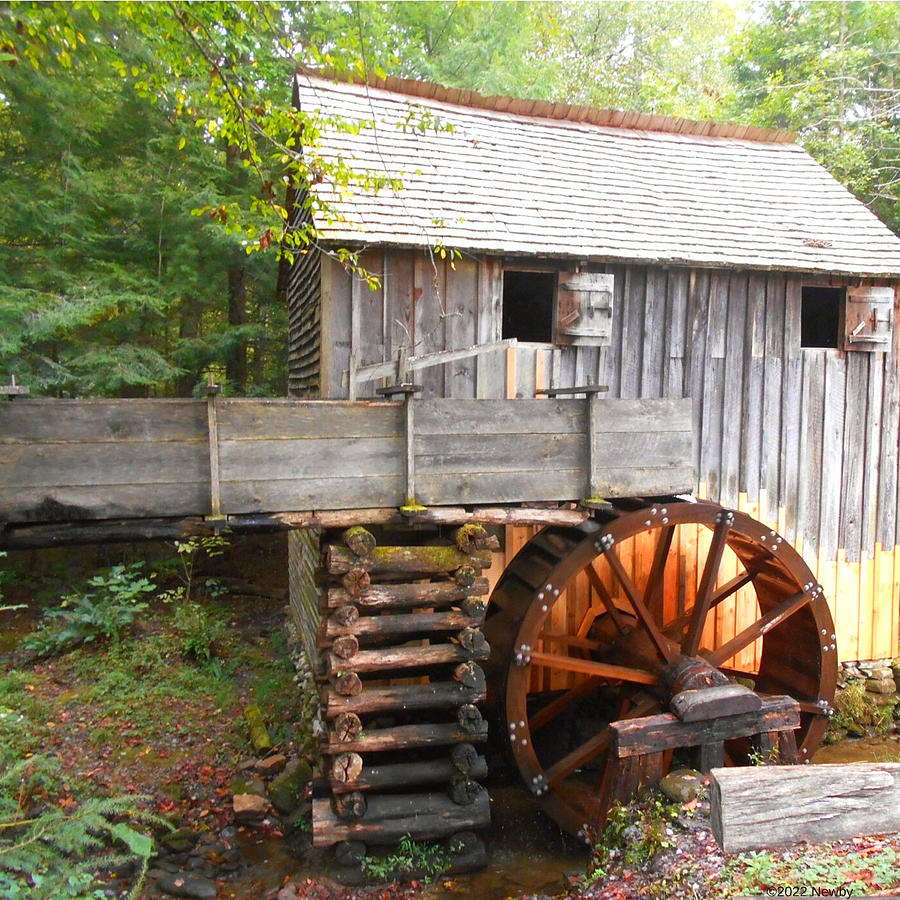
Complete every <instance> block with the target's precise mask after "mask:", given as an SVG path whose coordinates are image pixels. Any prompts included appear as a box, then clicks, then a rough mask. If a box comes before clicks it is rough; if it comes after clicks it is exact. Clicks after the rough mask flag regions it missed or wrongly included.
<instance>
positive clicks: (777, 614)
mask: <svg viewBox="0 0 900 900" xmlns="http://www.w3.org/2000/svg"><path fill="white" fill-rule="evenodd" d="M809 601H810V594H809V591H801V592H800V593H798V594H794V595H793V596H792V597H788V598H787V600H785V601H784V602H782V603H779V604H778V606H775V607H773V608H772V609H770V610H769V611H768V612H767V613H766V614H765V615H764V616H762V617H761V618H760V619H758V620H757V621H756V622H754V623H753V624H752V625H750V626H749V627H747V628H745V629H744V630H743V631H742V632H741V633H740V634H738V635H736V636H735V637H733V638H732V639H731V640H730V641H728V642H727V643H725V644H722V646H721V647H717V648H716V649H715V650H713V651H712V653H709V654H707V656H706V659H707V660H708V661H709V662H710V663H711V664H712V665H714V666H721V665H722V663H724V662H725V660H726V659H731V657H732V656H734V654H735V653H739V652H740V651H741V650H743V649H744V648H745V647H749V646H750V645H751V644H752V643H753V642H754V641H755V640H757V639H758V638H761V637H762V636H763V635H764V634H766V632H768V631H771V630H772V629H773V628H774V627H775V626H776V625H779V624H780V623H781V622H783V621H784V620H785V619H786V618H788V616H792V615H793V614H794V613H795V612H798V611H799V610H801V609H803V607H804V606H806V604H807V603H809Z"/></svg>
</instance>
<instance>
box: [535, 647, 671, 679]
mask: <svg viewBox="0 0 900 900" xmlns="http://www.w3.org/2000/svg"><path fill="white" fill-rule="evenodd" d="M531 662H532V663H533V664H535V665H538V666H546V667H547V668H549V669H561V670H562V671H564V672H579V673H580V674H582V675H594V676H596V677H598V678H605V679H606V680H608V681H628V682H631V683H633V684H656V683H657V682H658V681H659V677H658V676H657V675H656V674H654V673H653V672H650V671H648V670H647V669H638V668H634V667H632V666H616V665H613V664H612V663H604V662H597V661H595V660H593V659H581V658H579V657H575V656H561V655H559V654H557V653H542V652H540V651H532V653H531Z"/></svg>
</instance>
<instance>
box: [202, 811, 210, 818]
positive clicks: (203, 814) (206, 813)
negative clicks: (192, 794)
mask: <svg viewBox="0 0 900 900" xmlns="http://www.w3.org/2000/svg"><path fill="white" fill-rule="evenodd" d="M208 815H209V810H208V809H201V810H200V818H201V819H202V818H203V817H204V816H208Z"/></svg>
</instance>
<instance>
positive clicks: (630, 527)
mask: <svg viewBox="0 0 900 900" xmlns="http://www.w3.org/2000/svg"><path fill="white" fill-rule="evenodd" d="M635 506H637V504H632V505H631V507H630V508H628V507H627V506H623V508H621V509H616V510H615V511H614V512H610V513H604V514H601V515H599V516H598V517H597V518H596V519H595V520H592V521H588V522H585V523H584V524H583V525H581V526H579V527H577V528H563V527H549V528H546V529H545V530H543V531H542V532H540V533H539V534H537V535H536V536H535V537H534V538H533V539H532V540H530V541H529V542H528V543H527V544H526V545H525V546H524V547H523V548H522V550H521V551H520V552H519V553H518V554H517V555H516V557H515V558H514V559H513V561H512V562H511V563H510V565H509V566H508V568H507V569H506V571H505V572H504V574H503V576H502V577H501V579H500V581H499V582H498V584H497V587H496V589H495V590H494V592H493V595H492V597H491V602H490V605H489V613H488V619H487V621H486V623H485V625H484V632H485V635H486V637H487V638H488V641H489V642H490V645H491V648H492V655H491V661H490V667H491V672H490V677H489V683H490V684H491V685H492V686H493V690H494V695H493V698H492V702H493V706H494V710H495V713H496V716H497V719H498V730H502V731H503V732H504V734H503V735H502V736H501V740H504V741H505V742H506V745H507V746H508V749H509V751H510V752H511V755H512V758H513V760H514V761H515V764H516V766H517V767H518V769H519V771H520V773H521V775H522V777H523V779H524V781H525V784H526V786H527V787H528V788H529V789H530V790H531V791H532V793H533V794H534V795H535V796H536V797H537V798H538V799H539V801H540V802H541V804H542V805H543V807H544V808H545V810H546V811H547V812H548V813H549V814H550V815H551V816H552V817H553V818H554V819H555V820H556V821H557V822H558V823H559V824H560V825H561V826H563V827H564V828H565V829H566V830H568V831H570V832H572V833H578V832H581V831H582V830H583V829H584V826H585V824H586V823H597V822H602V821H603V819H604V817H605V814H606V810H604V809H601V808H600V806H601V800H600V795H601V791H600V785H601V783H602V781H603V775H604V772H605V770H606V769H607V767H608V766H610V764H611V763H610V760H609V758H608V756H609V754H608V750H609V740H610V728H609V725H610V723H611V722H614V721H618V720H622V719H629V718H636V717H640V716H646V715H652V714H655V713H658V712H661V711H665V710H666V706H667V703H668V700H669V697H670V694H671V675H672V673H673V672H675V671H676V670H680V669H683V668H684V665H685V662H686V661H687V662H688V663H689V662H690V660H691V659H696V660H697V663H698V665H701V666H705V667H706V668H707V669H709V668H710V666H712V667H714V668H715V669H718V670H719V672H721V673H722V674H724V675H725V676H728V677H729V678H730V679H733V680H736V681H738V682H739V683H744V684H745V685H746V686H748V687H752V688H753V690H754V691H756V692H757V693H759V694H772V695H780V694H787V695H789V696H791V697H793V698H794V699H795V700H797V701H798V702H799V704H800V712H801V726H800V729H799V730H798V732H797V735H796V738H797V745H798V748H799V754H800V757H799V758H800V760H801V761H805V760H809V758H810V757H811V756H812V754H813V752H814V750H815V748H816V746H817V745H818V742H819V740H820V739H821V736H822V733H823V731H824V729H825V722H826V718H827V715H828V713H829V708H830V705H831V701H832V698H833V696H834V690H835V679H836V672H837V653H836V650H835V643H834V642H835V635H834V626H833V623H832V619H831V615H830V613H829V610H828V606H827V604H826V602H825V598H824V596H823V594H822V589H821V587H820V586H819V585H818V584H817V582H816V579H815V577H814V575H813V574H812V572H811V571H810V570H809V568H808V567H807V566H806V564H805V563H804V562H803V560H802V558H801V557H800V555H799V554H798V553H797V552H796V551H795V550H794V549H793V548H792V547H791V546H790V545H789V544H788V543H787V542H786V541H784V540H782V538H781V537H780V536H778V535H777V534H776V533H775V532H774V531H771V530H770V529H769V528H767V527H766V526H764V525H762V524H760V523H759V522H757V521H755V520H754V519H752V518H750V517H749V516H747V515H745V514H743V513H739V512H733V511H730V510H727V509H723V508H722V507H720V506H717V505H715V504H712V503H706V502H688V501H681V500H677V499H674V498H671V499H668V500H663V501H661V502H658V503H655V504H652V505H648V506H641V507H640V508H635ZM686 658H687V660H686ZM716 674H717V675H718V673H716ZM749 749H750V746H749V742H748V741H746V740H743V741H738V740H734V741H729V742H728V743H727V744H726V747H725V751H726V761H727V762H731V763H735V764H740V763H741V762H746V761H747V754H748V751H749ZM666 764H667V765H669V764H670V762H669V760H667V763H666Z"/></svg>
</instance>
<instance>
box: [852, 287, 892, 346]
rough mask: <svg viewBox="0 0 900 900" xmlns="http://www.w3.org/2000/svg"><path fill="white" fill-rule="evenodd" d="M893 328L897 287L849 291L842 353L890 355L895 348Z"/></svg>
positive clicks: (858, 288)
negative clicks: (895, 290) (888, 352)
mask: <svg viewBox="0 0 900 900" xmlns="http://www.w3.org/2000/svg"><path fill="white" fill-rule="evenodd" d="M893 327H894V289H893V288H891V287H872V286H868V287H848V288H847V302H846V305H845V308H844V328H843V341H842V346H841V349H842V350H866V351H868V352H870V353H878V352H882V353H883V352H886V351H888V350H890V349H891V334H892V332H893Z"/></svg>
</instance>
